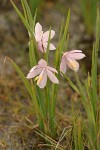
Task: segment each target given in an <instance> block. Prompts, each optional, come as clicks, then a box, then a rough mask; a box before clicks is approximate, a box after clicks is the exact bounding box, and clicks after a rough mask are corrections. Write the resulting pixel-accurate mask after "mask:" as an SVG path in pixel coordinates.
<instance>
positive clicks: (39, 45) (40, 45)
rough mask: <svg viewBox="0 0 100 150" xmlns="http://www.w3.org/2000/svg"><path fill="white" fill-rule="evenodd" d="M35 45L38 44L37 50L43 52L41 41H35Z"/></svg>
mask: <svg viewBox="0 0 100 150" xmlns="http://www.w3.org/2000/svg"><path fill="white" fill-rule="evenodd" d="M37 45H38V50H39V51H40V52H42V53H44V49H43V45H42V41H39V42H37Z"/></svg>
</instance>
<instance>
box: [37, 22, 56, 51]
mask: <svg viewBox="0 0 100 150" xmlns="http://www.w3.org/2000/svg"><path fill="white" fill-rule="evenodd" d="M54 35H55V31H53V30H51V36H50V40H51V39H52V38H53V37H54ZM35 39H36V42H37V45H38V49H39V50H40V51H41V52H42V53H46V49H47V45H48V39H49V31H46V32H44V33H43V31H42V26H41V25H40V23H39V22H38V23H36V25H35ZM55 49H56V48H55V46H54V45H53V44H51V43H50V45H49V50H55Z"/></svg>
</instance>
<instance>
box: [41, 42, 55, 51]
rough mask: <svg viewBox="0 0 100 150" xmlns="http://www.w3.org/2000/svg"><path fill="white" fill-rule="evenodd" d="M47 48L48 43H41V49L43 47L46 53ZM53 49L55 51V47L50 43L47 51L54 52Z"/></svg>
mask: <svg viewBox="0 0 100 150" xmlns="http://www.w3.org/2000/svg"><path fill="white" fill-rule="evenodd" d="M47 46H48V42H44V43H43V47H44V49H45V51H46V49H47ZM55 49H56V48H55V46H54V45H53V44H51V43H50V45H49V50H55Z"/></svg>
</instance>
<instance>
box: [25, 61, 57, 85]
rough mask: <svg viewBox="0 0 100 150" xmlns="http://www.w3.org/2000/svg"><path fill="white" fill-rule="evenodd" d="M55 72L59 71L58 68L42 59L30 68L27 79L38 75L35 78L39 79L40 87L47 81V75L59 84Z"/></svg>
mask: <svg viewBox="0 0 100 150" xmlns="http://www.w3.org/2000/svg"><path fill="white" fill-rule="evenodd" d="M53 73H58V72H57V70H56V69H54V68H52V67H50V66H47V62H46V61H45V60H43V59H41V60H40V61H39V62H38V65H36V66H34V67H33V68H32V69H31V70H30V72H29V74H28V75H27V79H31V78H34V77H36V76H37V77H36V78H35V80H37V85H38V86H39V87H40V88H44V87H45V86H46V83H47V76H48V77H49V79H50V80H51V81H52V82H53V83H56V84H59V81H58V79H57V77H56V76H55V75H54V74H53Z"/></svg>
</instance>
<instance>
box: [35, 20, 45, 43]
mask: <svg viewBox="0 0 100 150" xmlns="http://www.w3.org/2000/svg"><path fill="white" fill-rule="evenodd" d="M42 34H43V31H42V26H41V25H40V23H39V22H38V23H36V25H35V38H36V41H40V40H41V38H42Z"/></svg>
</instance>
